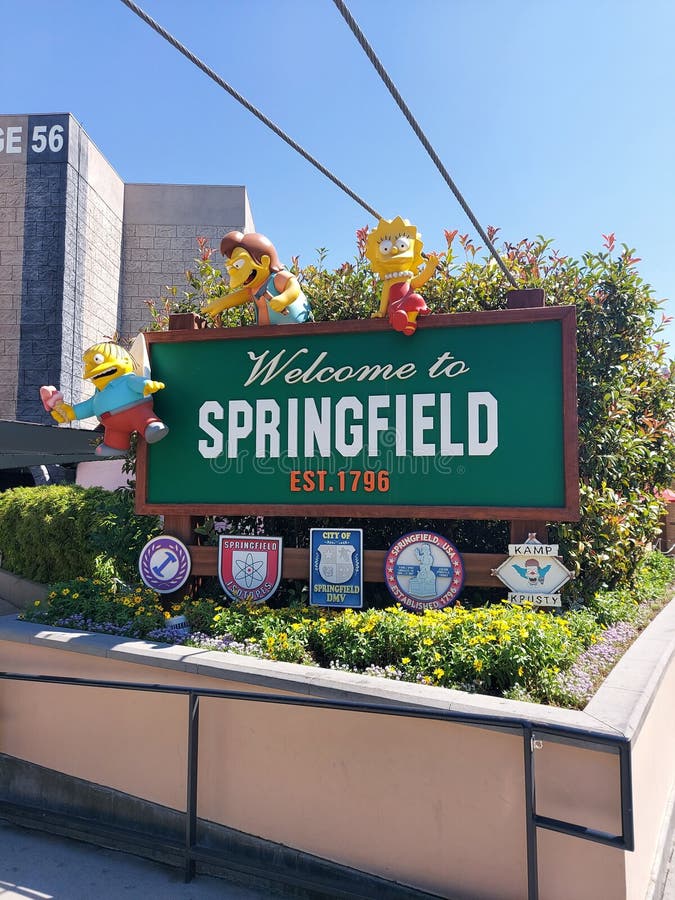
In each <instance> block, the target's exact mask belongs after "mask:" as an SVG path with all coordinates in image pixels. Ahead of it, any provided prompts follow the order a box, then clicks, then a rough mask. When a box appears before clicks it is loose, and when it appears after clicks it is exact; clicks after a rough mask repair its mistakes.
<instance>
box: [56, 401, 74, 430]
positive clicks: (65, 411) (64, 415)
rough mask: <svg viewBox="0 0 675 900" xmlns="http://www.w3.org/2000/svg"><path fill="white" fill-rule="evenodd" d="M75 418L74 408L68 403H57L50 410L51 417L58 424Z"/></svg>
mask: <svg viewBox="0 0 675 900" xmlns="http://www.w3.org/2000/svg"><path fill="white" fill-rule="evenodd" d="M74 418H75V410H74V409H73V407H72V406H70V404H68V403H59V404H58V405H57V406H55V407H54V409H53V410H52V419H55V420H56V421H57V422H58V423H59V425H61V424H62V423H63V422H72V421H73V419H74Z"/></svg>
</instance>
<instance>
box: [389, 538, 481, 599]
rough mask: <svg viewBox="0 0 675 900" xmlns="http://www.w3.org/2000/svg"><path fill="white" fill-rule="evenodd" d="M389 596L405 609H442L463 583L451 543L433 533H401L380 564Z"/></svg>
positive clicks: (456, 593) (461, 565)
mask: <svg viewBox="0 0 675 900" xmlns="http://www.w3.org/2000/svg"><path fill="white" fill-rule="evenodd" d="M384 578H385V583H386V585H387V588H388V589H389V593H390V594H391V595H392V597H393V598H394V600H397V601H398V602H399V603H401V604H402V605H403V606H407V607H408V609H412V610H414V611H415V612H424V610H425V609H442V608H443V607H444V606H448V605H449V604H451V603H453V602H454V601H455V600H456V598H457V596H458V595H459V592H460V591H461V590H462V585H463V584H464V565H463V563H462V557H461V556H460V555H459V551H458V550H457V548H456V547H455V545H454V544H453V543H451V542H450V541H449V540H448V539H447V538H444V537H443V535H441V534H436V533H435V532H433V531H414V532H412V533H411V534H404V535H403V537H401V538H399V539H398V540H397V541H396V542H395V543H394V544H392V546H391V547H390V548H389V552H388V553H387V556H386V559H385V563H384Z"/></svg>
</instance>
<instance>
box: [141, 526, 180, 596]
mask: <svg viewBox="0 0 675 900" xmlns="http://www.w3.org/2000/svg"><path fill="white" fill-rule="evenodd" d="M190 568H191V560H190V553H189V551H188V548H187V547H186V546H185V544H184V543H183V542H182V541H179V540H178V538H174V537H171V536H170V535H168V534H162V535H159V537H154V538H152V540H149V541H148V543H147V544H146V545H145V547H143V549H142V550H141V553H140V556H139V557H138V571H139V572H140V575H141V578H142V579H143V584H145V585H146V587H149V588H151V589H152V590H153V591H157V593H158V594H171V593H173V591H177V590H178V589H179V588H182V587H183V585H184V584H185V582H186V581H187V580H188V578H189V576H190Z"/></svg>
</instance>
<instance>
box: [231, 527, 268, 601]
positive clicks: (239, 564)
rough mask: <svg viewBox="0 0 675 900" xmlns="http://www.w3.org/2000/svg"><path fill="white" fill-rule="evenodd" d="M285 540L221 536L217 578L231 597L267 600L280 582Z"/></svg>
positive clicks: (239, 535) (235, 535)
mask: <svg viewBox="0 0 675 900" xmlns="http://www.w3.org/2000/svg"><path fill="white" fill-rule="evenodd" d="M281 560H282V539H281V538H280V537H249V536H247V535H243V534H228V535H224V534H221V535H220V540H219V543H218V577H219V579H220V583H221V585H222V588H223V590H224V591H225V593H226V594H227V596H228V597H230V599H232V600H250V601H251V602H253V603H264V602H265V601H266V600H269V599H270V597H271V596H272V595H273V594H274V592H275V591H276V589H277V588H278V587H279V582H280V581H281Z"/></svg>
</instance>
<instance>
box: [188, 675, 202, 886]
mask: <svg viewBox="0 0 675 900" xmlns="http://www.w3.org/2000/svg"><path fill="white" fill-rule="evenodd" d="M198 756H199V694H197V693H195V692H194V691H190V693H189V695H188V734H187V779H186V782H187V798H186V803H185V881H186V883H187V882H189V881H192V879H193V878H194V875H195V861H194V859H193V858H192V850H193V847H194V846H195V843H196V841H197V780H198Z"/></svg>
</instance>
